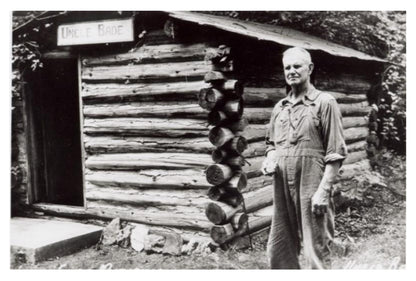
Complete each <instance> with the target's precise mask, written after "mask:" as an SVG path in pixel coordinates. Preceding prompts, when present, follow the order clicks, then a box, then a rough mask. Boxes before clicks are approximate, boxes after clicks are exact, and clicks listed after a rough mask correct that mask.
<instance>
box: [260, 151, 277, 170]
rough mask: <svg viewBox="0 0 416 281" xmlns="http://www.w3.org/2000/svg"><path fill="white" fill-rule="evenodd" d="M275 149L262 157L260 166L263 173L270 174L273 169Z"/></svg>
mask: <svg viewBox="0 0 416 281" xmlns="http://www.w3.org/2000/svg"><path fill="white" fill-rule="evenodd" d="M274 154H275V151H274V150H272V151H270V152H269V153H267V156H266V159H264V161H263V164H262V166H261V172H262V173H263V175H266V176H268V175H272V174H273V173H274V170H275V165H276V164H275V160H274Z"/></svg>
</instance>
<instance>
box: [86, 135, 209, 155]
mask: <svg viewBox="0 0 416 281" xmlns="http://www.w3.org/2000/svg"><path fill="white" fill-rule="evenodd" d="M84 147H85V150H86V151H87V152H88V153H94V154H96V153H135V152H167V151H169V152H194V153H211V152H212V151H213V150H214V147H213V146H212V144H211V143H210V142H209V141H208V139H207V137H202V138H187V137H183V138H156V137H123V136H90V135H84Z"/></svg>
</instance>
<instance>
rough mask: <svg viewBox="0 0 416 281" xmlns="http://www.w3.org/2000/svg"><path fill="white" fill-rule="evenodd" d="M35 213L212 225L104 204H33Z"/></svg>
mask: <svg viewBox="0 0 416 281" xmlns="http://www.w3.org/2000/svg"><path fill="white" fill-rule="evenodd" d="M31 207H32V208H33V209H34V210H36V211H41V212H44V213H45V214H50V215H56V216H62V217H70V218H95V219H113V218H120V219H122V220H125V221H130V222H137V223H144V224H149V225H159V226H171V227H178V228H184V229H188V230H189V229H194V230H199V231H203V232H209V230H210V228H211V227H212V223H210V222H209V221H207V219H206V218H204V216H203V215H202V216H200V215H198V214H176V213H175V212H172V211H169V212H165V211H158V210H156V211H153V212H152V210H144V211H143V210H140V209H139V210H137V209H135V208H132V207H129V206H126V207H120V206H112V205H110V204H105V203H96V202H89V203H88V205H87V207H86V208H84V207H72V206H64V205H56V204H34V205H32V206H31Z"/></svg>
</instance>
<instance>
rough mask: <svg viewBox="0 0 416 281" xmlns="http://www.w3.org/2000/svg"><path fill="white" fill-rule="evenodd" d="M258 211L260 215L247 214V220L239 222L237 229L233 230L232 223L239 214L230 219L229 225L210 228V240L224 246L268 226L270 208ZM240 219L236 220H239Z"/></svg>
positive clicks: (257, 213)
mask: <svg viewBox="0 0 416 281" xmlns="http://www.w3.org/2000/svg"><path fill="white" fill-rule="evenodd" d="M260 211H261V213H260V212H256V213H253V214H249V215H248V217H247V218H244V219H245V220H243V221H242V222H241V224H240V225H239V226H238V228H235V226H234V225H233V223H232V221H234V217H235V216H236V215H238V214H240V213H237V214H236V215H234V217H233V218H232V219H231V223H228V224H224V225H214V226H212V228H211V230H210V234H211V238H212V240H213V241H214V242H216V243H218V244H224V243H227V242H229V241H231V240H233V239H235V238H237V237H240V236H243V235H246V234H251V233H253V232H256V231H258V230H260V229H262V228H264V227H267V226H269V225H270V223H271V211H272V206H269V207H266V208H264V209H262V210H260ZM240 217H241V216H240ZM240 217H238V218H236V219H239V218H240ZM247 223H248V225H247Z"/></svg>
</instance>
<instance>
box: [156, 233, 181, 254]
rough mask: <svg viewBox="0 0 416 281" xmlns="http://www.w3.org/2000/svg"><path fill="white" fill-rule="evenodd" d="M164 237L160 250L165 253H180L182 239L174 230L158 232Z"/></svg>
mask: <svg viewBox="0 0 416 281" xmlns="http://www.w3.org/2000/svg"><path fill="white" fill-rule="evenodd" d="M159 235H162V236H164V237H165V241H164V242H165V243H164V245H163V249H162V252H163V253H164V254H167V255H175V256H179V255H180V254H181V250H182V245H183V239H182V236H180V235H179V234H178V233H176V232H174V231H169V232H163V233H159Z"/></svg>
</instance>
